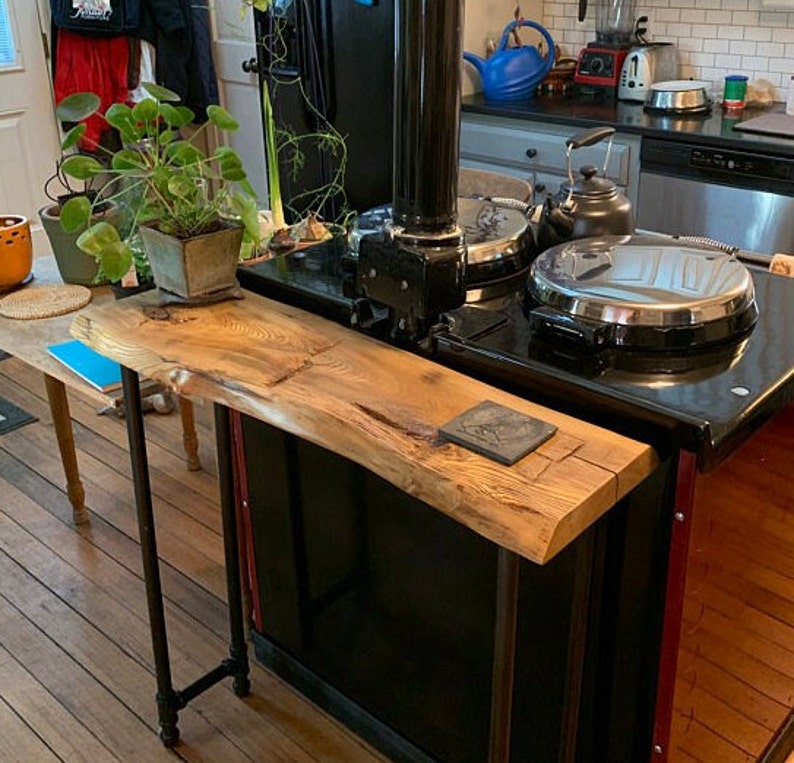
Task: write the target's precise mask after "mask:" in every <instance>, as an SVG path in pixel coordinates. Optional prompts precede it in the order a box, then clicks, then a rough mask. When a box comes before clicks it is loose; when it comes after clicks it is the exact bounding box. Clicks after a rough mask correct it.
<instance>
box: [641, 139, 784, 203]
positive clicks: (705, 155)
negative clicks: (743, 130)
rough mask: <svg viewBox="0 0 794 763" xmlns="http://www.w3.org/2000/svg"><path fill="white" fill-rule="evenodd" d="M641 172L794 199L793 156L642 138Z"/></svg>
mask: <svg viewBox="0 0 794 763" xmlns="http://www.w3.org/2000/svg"><path fill="white" fill-rule="evenodd" d="M640 170H641V171H643V172H654V173H657V174H661V175H670V176H673V177H679V176H680V177H689V178H692V179H693V180H701V181H703V182H707V183H708V182H713V183H723V184H725V185H738V186H741V187H743V188H747V189H749V190H768V191H771V190H774V191H775V192H777V193H784V194H786V195H787V196H794V157H792V156H783V155H771V154H759V153H755V152H750V151H735V150H729V149H724V148H717V147H716V146H709V145H700V144H694V143H685V142H679V141H671V140H660V139H657V138H643V139H642V144H641V148H640Z"/></svg>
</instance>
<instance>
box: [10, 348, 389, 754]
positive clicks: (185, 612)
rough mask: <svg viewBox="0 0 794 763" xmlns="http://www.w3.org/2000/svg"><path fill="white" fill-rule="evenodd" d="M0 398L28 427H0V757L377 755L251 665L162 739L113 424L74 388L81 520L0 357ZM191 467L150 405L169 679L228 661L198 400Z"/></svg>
mask: <svg viewBox="0 0 794 763" xmlns="http://www.w3.org/2000/svg"><path fill="white" fill-rule="evenodd" d="M0 395H3V396H4V397H6V398H8V399H9V400H11V401H12V402H14V403H15V404H17V405H19V406H20V407H22V408H24V409H25V410H27V411H29V412H30V413H32V414H33V415H35V416H37V417H38V419H39V421H37V422H35V423H32V424H28V425H27V426H24V427H22V428H20V429H17V430H15V431H13V432H9V433H7V434H5V435H2V436H0V762H2V763H5V761H26V762H27V761H36V762H38V761H49V760H53V761H57V760H61V761H68V762H70V763H71V761H91V763H100V762H103V761H111V760H112V761H136V763H137V762H138V761H142V760H145V761H147V763H148V761H158V760H174V759H183V760H188V761H221V760H222V761H224V763H227V761H228V762H229V763H234V762H236V761H240V762H243V761H268V762H269V761H283V762H284V763H302V762H305V763H311V761H329V762H330V763H370V762H374V761H383V760H385V759H384V758H383V757H382V756H380V755H379V754H377V753H375V752H374V751H373V750H372V749H371V748H370V747H369V746H367V745H366V744H365V743H363V742H362V741H361V740H359V739H357V738H356V737H355V736H354V735H352V734H351V733H350V732H348V731H347V730H346V729H344V728H343V727H342V726H341V725H339V724H338V723H336V722H335V721H334V720H333V719H331V718H329V717H328V716H327V715H326V714H324V713H323V712H321V711H320V710H318V709H317V708H315V707H314V706H313V705H311V703H309V702H308V701H307V700H305V699H304V698H303V697H301V696H300V695H299V694H298V693H297V692H295V691H294V690H293V689H292V688H291V687H289V686H287V685H286V684H285V683H283V682H282V681H281V680H280V679H278V678H277V677H275V676H274V675H272V674H271V673H269V672H268V671H267V670H265V669H264V668H263V667H261V666H260V665H258V664H257V663H256V661H255V660H254V658H253V649H251V650H250V657H251V660H252V676H251V677H252V693H251V696H250V697H248V698H246V699H239V698H237V697H235V696H234V694H233V693H232V691H231V687H230V686H229V685H228V684H229V681H225V682H223V683H222V684H219V685H217V686H215V687H213V688H212V689H210V690H209V691H208V692H206V693H205V694H203V695H201V696H200V697H198V698H196V699H195V700H193V701H192V702H191V703H190V704H189V706H188V707H187V708H186V709H185V710H183V711H181V712H180V731H181V740H180V743H179V744H178V746H177V747H176V748H175V749H174V750H166V749H165V748H164V747H163V746H162V744H161V743H160V741H159V739H158V737H157V713H156V706H155V688H156V687H155V679H154V675H153V665H152V654H151V641H150V635H149V625H148V617H147V610H146V600H145V591H144V586H143V582H142V573H141V559H140V549H139V546H138V543H137V537H138V531H137V521H136V515H135V509H134V504H133V497H132V495H133V494H132V485H131V480H130V466H129V460H128V454H127V435H126V428H125V425H124V421H123V420H121V419H119V418H117V417H116V416H115V415H98V414H97V411H96V406H95V404H94V403H93V402H91V400H90V399H89V398H87V397H83V396H81V395H79V394H78V393H74V392H73V391H70V392H69V403H70V408H71V413H72V418H73V422H74V424H73V426H74V434H75V443H76V447H77V450H78V452H77V457H78V461H79V464H80V471H81V477H82V480H83V484H84V486H85V491H86V504H87V507H88V509H89V513H90V521H89V523H88V524H87V525H85V526H81V527H74V526H73V525H72V524H71V506H70V505H69V502H68V500H67V497H66V493H65V486H64V482H65V480H64V476H63V471H62V467H61V462H60V456H59V453H58V448H57V443H56V440H55V435H54V432H53V428H52V423H51V421H50V415H49V408H48V405H47V401H46V395H45V390H44V383H43V378H42V377H41V375H40V374H38V373H37V372H35V371H33V370H31V369H30V368H28V367H26V366H25V365H24V364H22V363H21V362H19V361H18V360H16V359H15V358H8V359H5V360H2V361H0ZM196 413H197V426H198V430H199V441H200V458H201V461H202V464H203V465H204V467H205V470H204V471H201V472H189V471H188V470H187V469H186V468H185V464H184V454H183V450H182V442H181V427H180V422H179V417H178V415H177V414H172V415H170V416H159V415H157V414H147V416H146V430H147V446H148V453H149V459H150V463H151V472H152V489H153V494H154V505H155V516H156V519H157V523H158V524H157V527H158V547H159V552H160V557H161V560H162V564H161V573H162V578H163V588H164V592H165V597H166V618H167V623H168V628H169V642H170V646H171V659H172V672H173V675H174V681H175V684H176V685H177V687H182V686H185V685H187V684H188V683H190V682H191V681H193V680H195V678H196V677H197V676H198V675H200V674H201V673H203V672H204V671H206V670H208V669H210V668H212V667H214V666H215V665H216V664H218V662H219V661H220V660H221V659H222V658H223V657H224V656H225V654H226V639H227V631H228V626H227V620H226V606H225V595H226V594H225V576H224V569H223V552H222V544H221V539H220V534H219V533H220V521H219V511H218V488H217V483H216V480H215V463H214V454H213V439H212V438H213V433H212V411H211V408H209V407H208V406H207V407H205V406H201V405H197V406H196Z"/></svg>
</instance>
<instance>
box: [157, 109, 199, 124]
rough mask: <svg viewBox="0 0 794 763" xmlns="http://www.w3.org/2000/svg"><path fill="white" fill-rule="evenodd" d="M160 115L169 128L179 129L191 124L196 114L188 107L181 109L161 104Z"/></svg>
mask: <svg viewBox="0 0 794 763" xmlns="http://www.w3.org/2000/svg"><path fill="white" fill-rule="evenodd" d="M185 112H187V113H185ZM160 114H162V117H163V119H164V120H165V121H166V123H167V124H168V126H169V127H177V128H178V127H184V126H185V125H188V124H190V123H191V122H192V121H193V118H194V117H195V114H194V113H193V112H192V111H191V110H190V109H188V108H187V107H182V108H179V107H176V106H172V105H171V104H170V103H161V104H160Z"/></svg>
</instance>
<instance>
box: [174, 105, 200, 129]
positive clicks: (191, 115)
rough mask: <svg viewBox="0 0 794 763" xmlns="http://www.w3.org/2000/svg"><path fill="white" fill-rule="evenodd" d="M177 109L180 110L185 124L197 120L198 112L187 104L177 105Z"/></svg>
mask: <svg viewBox="0 0 794 763" xmlns="http://www.w3.org/2000/svg"><path fill="white" fill-rule="evenodd" d="M176 110H177V111H178V112H179V114H180V116H181V118H182V120H183V121H184V124H186V125H189V124H191V123H192V122H194V121H195V120H196V112H195V111H193V109H189V108H188V107H187V106H177V107H176Z"/></svg>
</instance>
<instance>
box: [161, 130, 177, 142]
mask: <svg viewBox="0 0 794 763" xmlns="http://www.w3.org/2000/svg"><path fill="white" fill-rule="evenodd" d="M176 137H177V133H176V132H174V131H173V130H163V131H162V132H161V133H160V145H161V146H167V145H168V144H169V143H172V142H173V141H174V139H175V138H176Z"/></svg>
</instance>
